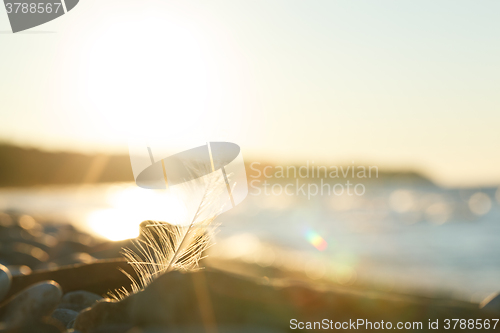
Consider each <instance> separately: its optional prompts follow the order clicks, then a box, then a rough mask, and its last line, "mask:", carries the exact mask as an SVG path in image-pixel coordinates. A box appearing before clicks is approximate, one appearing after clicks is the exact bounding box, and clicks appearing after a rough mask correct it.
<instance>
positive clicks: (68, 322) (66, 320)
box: [52, 309, 78, 328]
mask: <svg viewBox="0 0 500 333" xmlns="http://www.w3.org/2000/svg"><path fill="white" fill-rule="evenodd" d="M77 316H78V312H77V311H73V310H69V309H55V310H54V312H52V318H54V319H55V320H57V321H58V322H60V323H61V324H62V325H63V326H64V327H67V328H71V327H73V324H74V322H75V319H76V317H77Z"/></svg>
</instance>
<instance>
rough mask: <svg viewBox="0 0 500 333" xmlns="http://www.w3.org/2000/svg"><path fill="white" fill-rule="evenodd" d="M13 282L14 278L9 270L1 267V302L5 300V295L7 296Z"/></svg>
mask: <svg viewBox="0 0 500 333" xmlns="http://www.w3.org/2000/svg"><path fill="white" fill-rule="evenodd" d="M11 281H12V276H11V274H10V271H9V269H8V268H7V267H5V266H3V265H0V301H1V300H3V298H4V296H5V295H7V292H8V291H9V288H10V283H11Z"/></svg>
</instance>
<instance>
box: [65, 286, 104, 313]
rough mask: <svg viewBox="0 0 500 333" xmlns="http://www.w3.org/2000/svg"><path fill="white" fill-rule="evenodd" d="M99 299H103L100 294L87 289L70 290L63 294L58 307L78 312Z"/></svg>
mask: <svg viewBox="0 0 500 333" xmlns="http://www.w3.org/2000/svg"><path fill="white" fill-rule="evenodd" d="M101 299H103V298H102V297H101V296H99V295H97V294H94V293H91V292H88V291H84V290H79V291H72V292H69V293H67V294H65V295H64V296H63V298H62V301H61V304H59V306H58V308H59V309H68V310H73V311H76V312H80V311H82V310H83V309H86V308H88V307H91V306H92V305H94V304H95V303H96V302H97V301H100V300H101Z"/></svg>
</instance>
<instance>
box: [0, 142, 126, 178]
mask: <svg viewBox="0 0 500 333" xmlns="http://www.w3.org/2000/svg"><path fill="white" fill-rule="evenodd" d="M126 181H134V176H133V174H132V168H131V166H130V159H129V157H128V156H126V155H111V156H107V155H85V154H79V153H67V152H57V153H56V152H46V151H41V150H37V149H26V148H21V147H16V146H11V145H5V144H4V145H0V187H8V186H32V185H46V184H82V183H97V182H126Z"/></svg>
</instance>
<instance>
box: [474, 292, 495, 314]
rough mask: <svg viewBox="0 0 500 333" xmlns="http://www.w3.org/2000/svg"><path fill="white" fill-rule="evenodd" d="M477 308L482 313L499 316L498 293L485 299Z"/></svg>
mask: <svg viewBox="0 0 500 333" xmlns="http://www.w3.org/2000/svg"><path fill="white" fill-rule="evenodd" d="M479 307H480V308H481V309H482V310H484V311H487V312H490V313H495V314H500V293H495V294H492V295H490V296H488V297H486V298H485V299H484V300H483V301H482V302H481V304H480V305H479Z"/></svg>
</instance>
